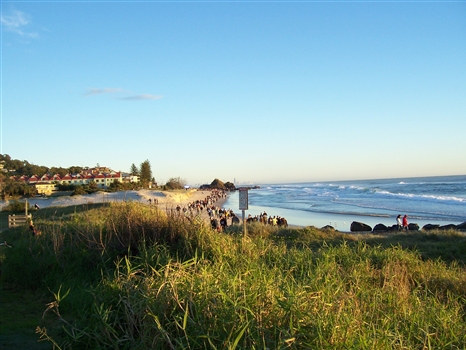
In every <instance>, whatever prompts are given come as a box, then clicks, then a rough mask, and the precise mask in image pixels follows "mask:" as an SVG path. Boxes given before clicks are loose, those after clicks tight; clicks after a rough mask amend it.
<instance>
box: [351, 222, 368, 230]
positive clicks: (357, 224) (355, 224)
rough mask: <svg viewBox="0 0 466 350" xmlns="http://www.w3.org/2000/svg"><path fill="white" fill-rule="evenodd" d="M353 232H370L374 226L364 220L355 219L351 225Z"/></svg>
mask: <svg viewBox="0 0 466 350" xmlns="http://www.w3.org/2000/svg"><path fill="white" fill-rule="evenodd" d="M350 230H351V232H370V231H372V227H370V226H369V225H367V224H364V223H362V222H358V221H353V222H352V223H351V226H350Z"/></svg>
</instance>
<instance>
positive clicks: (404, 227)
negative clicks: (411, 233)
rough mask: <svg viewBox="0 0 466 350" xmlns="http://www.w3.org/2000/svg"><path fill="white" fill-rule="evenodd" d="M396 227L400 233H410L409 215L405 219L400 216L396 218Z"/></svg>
mask: <svg viewBox="0 0 466 350" xmlns="http://www.w3.org/2000/svg"><path fill="white" fill-rule="evenodd" d="M396 226H397V228H398V231H408V230H409V224H408V215H405V216H403V218H401V215H398V216H397V217H396Z"/></svg>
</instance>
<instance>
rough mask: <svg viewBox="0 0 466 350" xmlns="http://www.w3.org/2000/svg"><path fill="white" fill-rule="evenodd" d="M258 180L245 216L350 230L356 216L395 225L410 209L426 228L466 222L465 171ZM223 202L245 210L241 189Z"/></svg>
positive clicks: (411, 216)
mask: <svg viewBox="0 0 466 350" xmlns="http://www.w3.org/2000/svg"><path fill="white" fill-rule="evenodd" d="M258 185H259V186H260V188H257V189H251V190H249V191H248V199H249V209H248V210H247V211H246V212H245V214H246V216H248V215H252V216H255V215H259V214H260V213H263V212H266V213H267V214H268V215H272V216H283V217H285V218H286V219H287V221H288V223H289V224H290V225H296V226H316V227H323V226H326V225H331V226H333V227H335V228H336V229H338V230H340V231H350V225H351V222H353V221H359V222H363V223H366V224H368V225H370V226H371V227H374V226H375V225H376V224H379V223H380V224H384V225H386V226H392V225H394V224H396V216H397V215H405V214H406V215H408V218H409V222H410V223H417V224H418V225H419V226H420V227H421V228H422V226H424V225H425V224H439V225H446V224H455V225H457V224H460V223H463V222H465V221H466V175H453V176H429V177H407V178H393V179H370V180H346V181H317V182H298V183H275V184H258ZM224 207H225V208H231V209H233V211H234V212H235V213H237V214H239V215H241V210H239V198H238V193H237V192H236V193H232V194H231V195H230V196H229V197H228V199H227V201H226V202H225V204H224Z"/></svg>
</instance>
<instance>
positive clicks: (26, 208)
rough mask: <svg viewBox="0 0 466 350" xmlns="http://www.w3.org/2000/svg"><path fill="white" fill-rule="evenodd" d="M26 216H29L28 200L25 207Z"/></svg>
mask: <svg viewBox="0 0 466 350" xmlns="http://www.w3.org/2000/svg"><path fill="white" fill-rule="evenodd" d="M24 215H26V216H28V200H27V199H26V201H25V205H24Z"/></svg>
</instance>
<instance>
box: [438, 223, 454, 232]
mask: <svg viewBox="0 0 466 350" xmlns="http://www.w3.org/2000/svg"><path fill="white" fill-rule="evenodd" d="M439 230H444V231H446V230H456V225H453V224H448V225H442V226H440V227H439Z"/></svg>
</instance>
